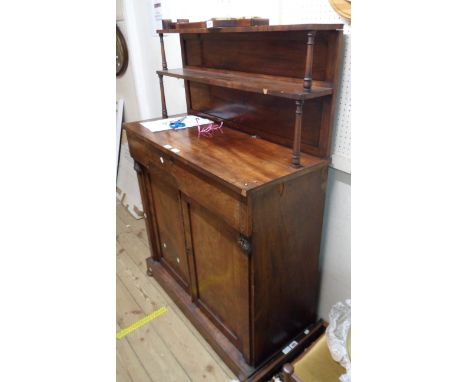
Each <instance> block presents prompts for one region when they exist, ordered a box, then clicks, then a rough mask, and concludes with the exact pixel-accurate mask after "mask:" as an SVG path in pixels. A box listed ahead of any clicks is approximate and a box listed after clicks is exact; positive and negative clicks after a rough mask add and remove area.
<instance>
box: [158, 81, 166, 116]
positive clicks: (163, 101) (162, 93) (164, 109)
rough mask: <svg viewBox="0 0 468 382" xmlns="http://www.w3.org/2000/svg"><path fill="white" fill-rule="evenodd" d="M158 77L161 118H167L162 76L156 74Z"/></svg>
mask: <svg viewBox="0 0 468 382" xmlns="http://www.w3.org/2000/svg"><path fill="white" fill-rule="evenodd" d="M158 77H159V90H160V91H161V105H162V116H163V118H167V108H166V95H165V93H164V83H163V75H162V74H159V73H158Z"/></svg>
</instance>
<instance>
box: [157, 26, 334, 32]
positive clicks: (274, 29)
mask: <svg viewBox="0 0 468 382" xmlns="http://www.w3.org/2000/svg"><path fill="white" fill-rule="evenodd" d="M336 29H343V24H296V25H259V26H252V27H228V28H209V29H208V28H193V29H179V30H176V29H161V30H158V31H157V32H158V33H233V32H285V31H302V30H336Z"/></svg>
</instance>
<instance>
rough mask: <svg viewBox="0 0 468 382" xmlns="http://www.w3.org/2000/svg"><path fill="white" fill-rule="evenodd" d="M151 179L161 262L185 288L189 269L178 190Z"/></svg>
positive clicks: (152, 176)
mask: <svg viewBox="0 0 468 382" xmlns="http://www.w3.org/2000/svg"><path fill="white" fill-rule="evenodd" d="M150 179H151V195H152V198H153V203H154V206H155V215H156V221H157V226H158V233H159V241H160V243H159V244H160V253H161V262H162V264H163V265H164V266H165V267H166V268H167V269H169V271H171V272H172V273H173V274H175V276H176V279H177V280H178V281H179V283H181V284H182V286H183V287H184V288H185V289H188V288H189V281H190V277H189V270H188V262H187V254H186V251H185V239H184V227H183V224H182V211H181V205H180V197H179V192H178V190H177V189H176V188H174V187H172V186H169V185H167V184H166V183H164V182H161V181H158V179H157V177H156V176H154V175H151V176H150Z"/></svg>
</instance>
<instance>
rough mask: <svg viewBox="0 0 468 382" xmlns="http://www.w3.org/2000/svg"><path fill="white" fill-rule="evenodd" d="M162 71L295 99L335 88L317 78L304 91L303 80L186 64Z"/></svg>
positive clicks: (211, 83)
mask: <svg viewBox="0 0 468 382" xmlns="http://www.w3.org/2000/svg"><path fill="white" fill-rule="evenodd" d="M158 74H159V75H163V76H168V77H175V78H182V79H184V80H190V81H193V82H200V83H203V84H208V85H215V86H222V87H224V88H229V89H237V90H243V91H248V92H253V93H258V94H265V95H267V94H268V95H271V96H276V97H284V98H291V99H302V100H304V99H313V98H317V97H323V96H326V95H330V94H332V93H333V88H332V87H331V86H330V84H328V83H327V82H323V81H315V82H314V83H313V85H312V88H311V89H310V91H304V88H303V82H304V81H303V80H302V81H301V80H296V79H294V78H290V77H278V76H267V75H259V74H252V73H244V72H234V71H227V70H221V69H207V68H197V67H185V68H181V69H168V70H158Z"/></svg>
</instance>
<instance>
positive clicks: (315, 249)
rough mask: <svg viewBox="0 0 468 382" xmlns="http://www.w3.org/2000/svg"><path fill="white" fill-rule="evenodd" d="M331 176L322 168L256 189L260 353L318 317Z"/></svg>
mask: <svg viewBox="0 0 468 382" xmlns="http://www.w3.org/2000/svg"><path fill="white" fill-rule="evenodd" d="M326 181H327V168H323V169H322V170H318V171H314V172H312V173H308V174H305V175H303V176H301V177H298V178H296V179H293V180H290V181H288V182H284V183H280V184H278V185H275V186H270V187H264V188H262V189H261V190H258V191H257V192H256V193H255V194H254V195H252V201H251V205H252V220H253V232H254V234H253V235H252V245H253V247H254V248H255V251H254V254H255V255H254V256H253V264H252V267H253V277H254V280H253V284H254V285H255V292H254V295H253V296H252V299H253V321H254V322H253V330H254V333H255V334H254V336H253V337H254V343H253V354H254V358H255V359H258V360H261V359H264V358H265V357H267V355H268V354H269V353H270V351H271V349H272V348H278V347H280V346H283V345H284V342H285V341H287V340H288V339H289V338H291V337H293V336H294V335H296V334H297V333H298V332H299V331H301V330H303V329H304V328H305V327H306V326H307V325H308V324H310V323H311V322H314V321H315V319H316V313H317V312H316V307H317V290H318V287H319V257H320V239H321V233H322V217H323V206H324V201H325V187H326ZM260 227H261V228H260Z"/></svg>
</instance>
